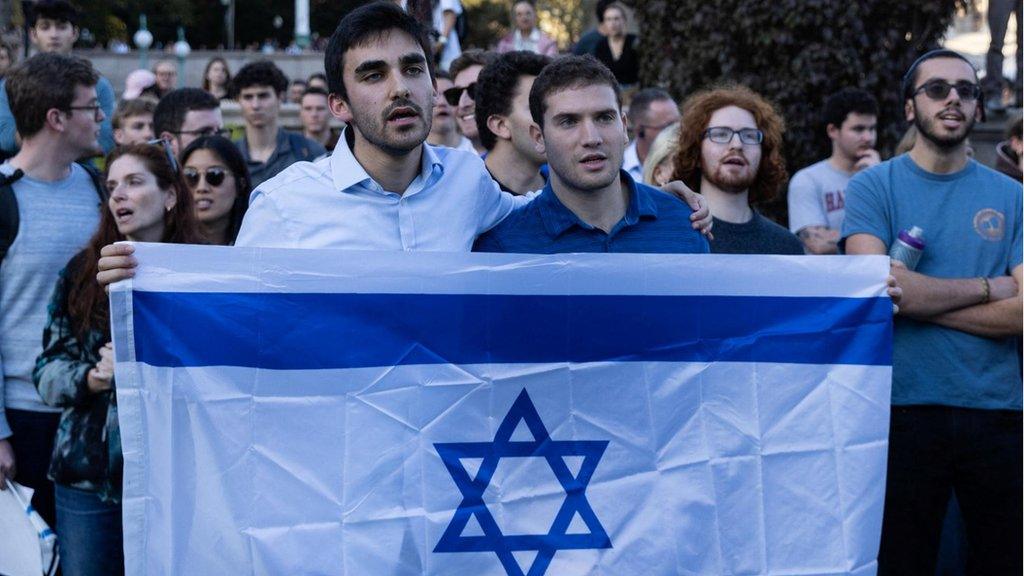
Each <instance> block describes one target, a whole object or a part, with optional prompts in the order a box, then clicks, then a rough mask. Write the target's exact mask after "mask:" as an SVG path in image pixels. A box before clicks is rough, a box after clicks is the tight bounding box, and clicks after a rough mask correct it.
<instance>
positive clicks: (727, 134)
mask: <svg viewBox="0 0 1024 576" xmlns="http://www.w3.org/2000/svg"><path fill="white" fill-rule="evenodd" d="M733 134H739V135H740V142H742V143H744V144H760V143H761V142H764V132H761V131H760V130H758V129H757V128H743V129H741V130H733V129H732V128H729V127H728V126H712V127H711V128H708V129H707V130H705V131H704V137H705V138H707V139H708V140H711V141H712V142H714V143H716V144H728V143H729V142H732V136H733Z"/></svg>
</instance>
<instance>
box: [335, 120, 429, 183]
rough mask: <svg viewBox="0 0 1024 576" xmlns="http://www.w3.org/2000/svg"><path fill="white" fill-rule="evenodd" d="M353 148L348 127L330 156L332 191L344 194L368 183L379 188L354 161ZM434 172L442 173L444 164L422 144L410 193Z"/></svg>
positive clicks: (353, 136)
mask: <svg viewBox="0 0 1024 576" xmlns="http://www.w3.org/2000/svg"><path fill="white" fill-rule="evenodd" d="M354 146H355V134H353V132H352V130H351V129H350V128H348V127H346V128H345V130H344V131H342V133H341V136H339V137H338V144H337V145H336V146H335V148H334V152H333V153H332V154H331V179H332V180H333V182H334V189H335V190H338V191H341V192H344V191H346V190H348V189H349V188H352V187H353V186H356V185H358V184H364V183H367V182H369V183H370V184H369V185H370V186H379V185H378V184H377V183H376V182H375V181H374V180H373V178H370V175H369V174H367V173H366V169H364V168H363V165H362V164H360V163H359V161H358V160H356V157H355V154H353V153H352V149H353V147H354ZM435 171H436V172H438V173H439V174H441V173H443V172H444V164H442V163H441V159H440V158H438V156H437V153H436V152H435V151H434V148H433V146H430V145H428V144H427V143H426V142H424V143H423V154H422V159H421V163H420V173H419V175H418V176H416V178H415V179H414V180H413V181H412V183H411V184H410V185H409V189H408V191H409V192H410V193H414V192H418V191H419V190H421V189H423V188H424V187H426V185H427V184H428V183H429V182H430V179H431V176H432V175H433V174H434V173H435Z"/></svg>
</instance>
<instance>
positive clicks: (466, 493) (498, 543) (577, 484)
mask: <svg viewBox="0 0 1024 576" xmlns="http://www.w3.org/2000/svg"><path fill="white" fill-rule="evenodd" d="M520 421H523V422H525V424H526V426H527V428H528V429H529V430H530V433H532V434H533V438H534V439H533V440H532V441H529V442H523V441H515V442H514V441H512V433H513V432H514V431H515V429H516V426H518V425H519V422H520ZM434 447H435V448H436V449H437V453H438V455H439V456H440V457H441V460H442V461H443V462H444V465H445V467H446V468H447V469H448V473H449V474H451V476H452V480H454V481H455V484H456V486H458V488H459V491H460V492H462V503H461V504H459V507H458V508H457V509H456V510H455V515H454V516H453V517H452V521H451V522H450V523H449V524H448V528H447V529H445V531H444V534H442V535H441V539H440V541H438V543H437V546H435V547H434V552H494V553H495V554H496V555H497V556H498V560H500V561H501V565H502V567H504V568H505V572H506V573H507V574H508V576H543V574H544V573H545V572H546V571H547V569H548V565H549V564H551V560H552V559H553V558H554V556H555V552H557V551H558V550H586V549H601V548H611V547H612V543H611V539H609V538H608V534H607V533H606V532H605V530H604V527H602V526H601V522H600V521H599V520H598V519H597V515H596V514H594V511H593V509H591V507H590V503H589V502H587V496H586V490H587V485H588V484H589V483H590V479H591V477H593V475H594V470H595V469H596V468H597V463H598V462H599V461H600V460H601V456H602V455H603V454H604V451H605V448H607V447H608V441H607V440H584V441H579V440H575V441H562V440H552V439H551V438H550V436H549V435H548V431H547V429H546V428H545V427H544V422H542V421H541V419H540V414H538V413H537V408H536V407H535V406H534V405H533V401H532V400H530V395H529V394H527V393H526V390H525V389H524V390H523V391H522V392H520V394H519V397H518V398H516V401H515V402H514V403H513V404H512V407H511V408H510V409H509V411H508V413H507V414H506V415H505V419H504V420H502V422H501V425H500V426H498V431H497V433H495V435H494V441H493V442H452V443H436V444H434ZM565 456H582V457H583V462H582V465H581V466H580V470H579V473H578V474H577V475H576V476H575V477H574V476H573V474H572V472H571V471H570V470H569V466H568V465H567V464H566V462H565V459H564V457H565ZM505 457H519V458H523V457H534V458H544V459H545V460H546V461H547V463H548V465H549V466H551V471H552V472H554V474H555V478H557V479H558V482H559V483H560V484H561V485H562V488H563V489H564V490H565V501H564V502H562V506H561V507H560V508H559V510H558V514H556V515H555V519H554V521H553V522H552V524H551V528H550V529H549V530H548V533H547V534H530V535H514V536H505V535H504V534H502V532H501V528H499V527H498V524H497V522H495V521H494V517H493V516H492V515H491V512H490V510H488V509H487V505H486V504H485V503H484V491H485V490H487V486H488V485H489V484H490V483H491V477H492V476H493V475H494V471H495V470H496V469H497V467H498V462H499V461H500V460H501V459H502V458H505ZM462 458H482V459H483V462H482V463H481V464H480V469H479V471H478V472H477V474H476V478H472V477H470V474H469V472H468V471H467V470H466V468H465V466H463V464H462V462H461V460H460V459H462ZM576 515H579V517H580V518H581V519H582V520H583V523H584V524H585V525H586V527H587V529H588V530H589V533H588V534H577V533H572V534H569V533H567V530H568V528H569V525H570V523H571V522H572V519H573V517H574V516H576ZM473 516H476V519H477V522H479V524H480V527H481V528H482V530H483V536H463V535H462V532H463V530H465V528H466V525H467V524H468V523H469V520H470V518H472V517H473ZM516 551H536V552H537V556H536V558H535V559H534V561H533V564H532V565H531V566H530V569H529V572H527V573H526V574H525V575H524V573H523V570H522V568H520V566H519V563H518V562H517V561H516V559H515V557H514V556H513V554H512V553H513V552H516Z"/></svg>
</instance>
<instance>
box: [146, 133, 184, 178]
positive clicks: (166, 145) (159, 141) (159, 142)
mask: <svg viewBox="0 0 1024 576" xmlns="http://www.w3.org/2000/svg"><path fill="white" fill-rule="evenodd" d="M146 144H149V145H150V146H163V149H164V154H166V155H167V162H168V163H169V164H170V165H171V170H172V171H173V172H174V173H175V174H181V170H180V169H179V167H178V159H177V158H175V157H174V149H172V148H171V142H170V140H167V139H166V138H156V139H155V140H150V141H148V142H146Z"/></svg>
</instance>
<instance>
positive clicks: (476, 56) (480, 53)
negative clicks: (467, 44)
mask: <svg viewBox="0 0 1024 576" xmlns="http://www.w3.org/2000/svg"><path fill="white" fill-rule="evenodd" d="M497 57H498V54H497V53H496V52H491V51H489V50H481V49H479V48H471V49H469V50H466V51H465V52H463V53H462V54H459V56H458V57H457V58H456V59H455V60H452V63H451V65H449V66H448V73H449V74H451V75H452V80H455V77H456V76H458V75H459V74H461V73H462V71H463V70H465V69H466V68H469V67H471V66H483V67H485V68H486V67H487V65H488V64H490V63H491V62H494V59H495V58H497Z"/></svg>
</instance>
